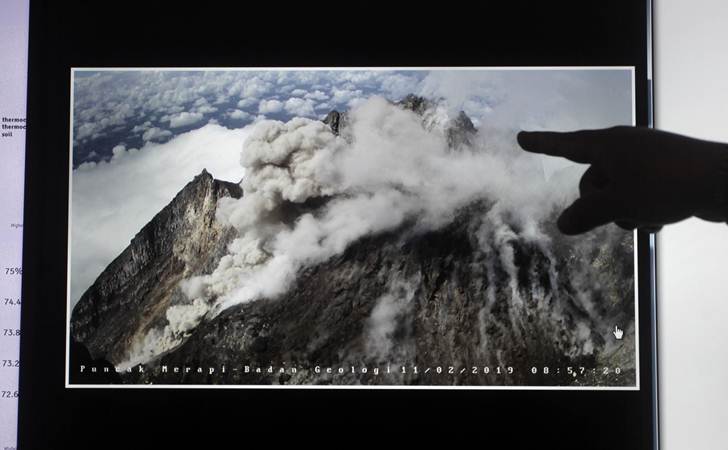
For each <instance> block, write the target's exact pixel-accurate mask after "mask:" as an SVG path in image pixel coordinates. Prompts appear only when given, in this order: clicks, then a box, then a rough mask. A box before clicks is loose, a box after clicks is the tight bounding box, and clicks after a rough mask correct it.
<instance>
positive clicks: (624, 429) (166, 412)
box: [19, 1, 657, 449]
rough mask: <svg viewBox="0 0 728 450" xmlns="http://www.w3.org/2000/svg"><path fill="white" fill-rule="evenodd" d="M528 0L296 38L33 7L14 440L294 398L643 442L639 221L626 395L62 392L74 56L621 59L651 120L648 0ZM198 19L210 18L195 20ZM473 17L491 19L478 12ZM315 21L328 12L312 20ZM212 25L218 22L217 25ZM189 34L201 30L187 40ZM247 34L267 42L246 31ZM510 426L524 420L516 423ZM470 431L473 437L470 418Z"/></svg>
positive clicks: (491, 426)
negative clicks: (635, 367)
mask: <svg viewBox="0 0 728 450" xmlns="http://www.w3.org/2000/svg"><path fill="white" fill-rule="evenodd" d="M530 3H531V4H529V3H527V2H524V3H520V4H512V5H511V6H509V7H507V8H505V7H503V8H497V7H495V6H492V8H484V11H483V13H476V12H475V11H466V10H463V9H457V10H456V9H455V8H449V7H442V10H437V11H435V14H428V13H426V12H421V13H414V16H413V15H412V14H410V15H409V16H402V18H401V19H400V20H383V19H382V17H381V14H380V15H378V14H377V10H376V8H375V9H374V10H372V11H366V12H356V14H357V15H356V17H355V18H353V19H350V21H349V22H347V24H346V26H343V25H342V24H341V23H340V22H338V21H333V22H332V23H335V24H336V25H332V28H333V30H332V32H331V33H324V34H323V35H320V36H316V35H313V36H311V37H308V38H307V37H301V35H300V31H295V32H294V31H290V32H284V31H279V32H278V33H275V35H274V36H270V35H268V34H266V33H264V27H265V26H267V24H264V23H248V24H246V25H245V27H244V30H243V29H240V27H239V25H238V24H237V23H236V22H235V20H234V19H233V18H228V19H225V18H224V16H226V15H228V13H227V11H228V9H229V8H230V6H229V5H219V8H212V5H211V4H208V5H206V7H205V9H204V12H200V11H199V10H197V9H195V10H185V9H183V8H181V7H179V8H172V7H170V6H169V5H149V4H147V5H144V6H145V7H144V9H143V10H144V11H145V14H146V15H145V16H144V17H146V18H142V17H140V14H137V13H138V12H139V11H141V9H135V6H133V5H129V4H123V5H114V6H109V5H106V4H103V5H101V4H99V5H94V4H87V3H81V2H78V3H76V2H63V3H56V4H53V3H51V2H47V3H44V2H41V1H38V2H35V1H34V2H32V4H31V26H30V58H29V87H28V95H29V97H28V123H29V124H30V126H29V129H28V133H27V157H26V190H25V199H26V209H25V219H24V235H25V239H24V256H23V269H24V272H23V275H24V277H23V308H22V319H21V328H22V330H23V332H22V337H21V362H22V365H21V369H20V396H21V400H20V407H19V416H20V417H19V444H20V447H21V448H61V444H63V445H73V446H83V445H84V444H85V443H92V442H94V443H95V442H97V441H95V440H94V439H96V436H97V434H98V435H101V434H103V433H102V432H103V431H104V430H108V427H109V426H110V425H109V424H113V428H114V429H117V428H118V430H124V429H127V430H130V429H134V428H135V427H136V429H137V430H138V429H139V427H141V428H145V427H149V426H150V425H149V424H150V423H156V424H157V425H159V424H160V421H161V422H163V423H165V424H167V423H168V424H174V426H175V427H180V426H181V427H184V426H185V424H189V425H190V426H192V425H193V424H194V426H195V427H203V428H204V425H201V424H208V425H209V426H216V427H220V426H221V425H220V423H219V422H218V423H215V424H214V425H213V422H214V421H218V420H220V417H221V416H230V415H231V414H230V413H231V412H234V414H232V416H233V417H229V418H227V419H223V421H225V420H227V421H229V424H230V426H231V428H232V429H234V427H235V426H236V424H237V423H238V422H240V423H243V422H244V423H249V424H250V423H253V422H255V423H256V425H255V427H256V428H261V429H262V428H263V427H265V426H266V425H271V423H272V422H275V421H276V419H275V418H276V417H278V414H279V412H280V411H279V408H281V405H286V406H287V407H288V408H300V411H302V412H301V413H299V414H302V415H303V417H302V418H299V419H298V420H299V424H300V425H305V424H307V423H308V422H309V421H310V422H312V423H338V422H345V423H351V424H352V425H357V424H361V423H363V422H365V421H368V420H372V421H377V422H383V423H384V422H387V421H393V422H396V421H402V420H410V419H411V420H412V421H413V422H417V423H426V422H436V423H438V424H439V425H442V431H447V430H449V429H451V428H450V427H454V426H457V427H458V428H460V427H464V425H465V424H466V423H482V424H488V430H489V431H488V439H487V440H486V441H484V442H483V444H487V443H493V442H494V441H495V442H510V443H518V444H517V445H516V446H515V447H514V448H519V445H520V446H522V445H523V444H524V443H531V444H539V445H545V447H541V448H550V447H549V446H550V445H554V446H555V445H557V444H564V445H570V444H579V443H582V444H583V445H582V446H581V448H623V449H627V448H638V449H648V448H654V446H655V445H656V431H655V430H656V426H655V424H656V422H655V418H656V400H655V399H656V396H655V393H656V382H657V381H656V379H655V376H654V374H655V364H656V359H655V346H656V344H655V338H654V336H655V307H654V270H653V268H654V251H651V250H650V242H649V240H650V237H649V235H648V234H646V233H642V232H640V233H638V241H637V256H638V279H639V280H640V282H639V292H638V296H639V320H640V323H639V332H640V339H639V342H640V353H639V355H640V386H641V389H640V390H639V391H548V390H544V391H390V390H386V391H348V390H347V391H301V390H295V391H290V390H287V391H260V390H212V389H189V390H184V391H180V390H144V391H142V390H140V389H114V390H103V389H82V390H81V389H66V388H65V387H64V380H65V357H66V352H65V346H66V342H65V336H66V330H65V327H66V317H65V316H66V303H65V299H66V287H67V285H66V264H67V256H66V255H67V251H66V250H67V236H68V234H67V227H66V225H65V224H67V223H68V221H67V217H68V216H67V214H68V203H67V202H68V195H67V194H68V171H67V168H68V158H69V154H68V142H69V117H68V111H69V105H70V97H69V91H70V90H69V86H70V76H71V68H72V67H251V66H260V67H276V66H287V67H296V66H355V67H361V66H382V67H386V66H398V67H402V66H463V65H466V66H468V65H473V66H608V65H615V66H634V67H635V89H636V121H637V124H638V125H640V126H647V125H649V124H650V110H651V108H650V102H651V98H650V94H649V90H650V85H649V81H648V57H649V54H650V52H651V49H650V48H649V47H648V46H649V39H648V32H649V29H648V25H647V24H648V19H649V14H650V4H649V2H641V1H624V2H609V3H608V4H607V5H602V4H600V5H592V4H585V3H583V2H582V3H574V4H568V3H563V4H560V5H559V6H554V5H548V6H539V7H536V6H535V5H534V4H533V2H530ZM271 8H273V9H275V6H272V7H271ZM150 10H151V11H150ZM206 14H211V16H212V18H213V19H211V20H206V19H207V16H206ZM230 14H233V13H230ZM277 14H278V16H277V20H278V22H276V23H279V24H280V23H285V24H297V23H299V22H300V21H301V17H300V16H296V14H292V15H291V16H286V17H282V15H281V13H280V12H277ZM332 14H334V13H332ZM479 14H486V15H485V16H482V17H488V18H490V19H487V20H486V19H485V18H479ZM221 17H223V18H222V19H221ZM160 18H164V20H160ZM193 20H194V23H195V24H196V28H195V30H196V33H198V34H194V33H193V34H190V33H189V31H190V29H192V27H191V26H188V25H187V24H189V23H193ZM317 20H319V22H318V23H324V24H325V23H327V21H326V19H321V18H319V19H317ZM220 22H223V23H228V22H230V23H228V26H229V28H227V29H225V28H224V26H223V25H221V24H220ZM304 22H305V21H304ZM484 22H485V23H484ZM200 23H201V24H202V25H200ZM433 23H436V24H442V23H445V24H447V25H445V26H440V27H439V29H440V34H441V35H438V36H437V39H436V40H437V41H438V44H432V43H429V44H427V45H423V41H424V42H427V36H428V34H427V33H428V31H427V30H429V29H431V28H430V26H429V24H433ZM236 25H238V26H236ZM486 25H487V26H486ZM288 29H289V30H301V29H302V28H301V27H300V26H299V27H296V26H291V27H290V28H288ZM303 29H307V28H306V27H303ZM119 30H124V31H125V32H124V33H120V32H119ZM199 33H202V34H206V35H207V36H206V37H202V38H200V37H199ZM258 35H261V36H266V37H265V38H262V37H261V38H256V36H258ZM343 36H347V39H344V38H343ZM351 36H354V37H351ZM653 250H654V247H653ZM140 405H155V407H151V408H144V407H142V408H140V407H139V406H140ZM159 405H163V412H160V411H159V410H158V409H157V408H158V407H160V406H159ZM190 405H206V408H207V410H214V411H217V412H216V413H215V414H212V415H210V414H207V413H205V412H204V411H205V409H203V410H198V409H195V408H191V406H190ZM240 405H255V407H254V408H252V409H251V408H248V407H241V406H240ZM453 412H457V414H453ZM604 424H608V425H607V426H605V425H604ZM481 427H482V425H481ZM521 427H527V429H528V430H529V431H528V433H524V432H522V428H521ZM79 429H82V430H83V432H82V433H79V432H78V430H79ZM150 429H152V428H150ZM152 430H153V429H152ZM567 430H568V432H567ZM471 431H472V432H476V433H477V432H478V431H480V428H477V427H476V428H474V429H472V430H471ZM136 432H137V431H135V433H136ZM466 433H467V431H466ZM115 434H116V433H115ZM167 439H174V438H172V437H168V438H167ZM522 448H523V447H522Z"/></svg>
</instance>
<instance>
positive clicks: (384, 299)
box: [365, 280, 420, 361]
mask: <svg viewBox="0 0 728 450" xmlns="http://www.w3.org/2000/svg"><path fill="white" fill-rule="evenodd" d="M419 282H420V280H407V281H403V280H396V281H395V282H393V283H391V284H390V286H389V290H388V291H387V293H386V294H384V295H383V296H381V297H380V298H379V299H378V300H377V302H376V304H375V306H374V308H373V309H372V313H371V315H370V316H369V318H368V319H367V323H366V331H365V339H366V340H365V347H366V352H367V354H368V355H370V356H373V357H376V358H379V359H380V360H383V361H386V360H387V358H391V357H392V356H404V355H400V354H402V353H406V352H407V349H406V347H407V346H406V344H405V345H403V343H402V339H395V334H396V333H397V332H398V331H399V328H401V327H403V326H406V325H407V324H406V321H407V316H408V312H409V310H410V309H411V307H412V299H413V298H414V296H415V292H416V291H417V286H418V285H419ZM395 341H396V342H397V348H396V351H397V353H400V354H398V355H393V353H395Z"/></svg>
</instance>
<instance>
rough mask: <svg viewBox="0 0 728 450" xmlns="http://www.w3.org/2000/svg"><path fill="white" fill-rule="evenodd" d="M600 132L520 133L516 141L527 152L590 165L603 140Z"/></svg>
mask: <svg viewBox="0 0 728 450" xmlns="http://www.w3.org/2000/svg"><path fill="white" fill-rule="evenodd" d="M602 131H603V130H580V131H571V132H556V131H521V132H520V133H518V137H517V139H518V145H520V146H521V148H523V149H524V150H526V151H527V152H532V153H542V154H544V155H550V156H561V157H563V158H567V159H570V160H571V161H574V162H577V163H582V164H591V163H593V162H595V160H596V158H597V154H598V152H599V148H600V143H601V140H602V139H603V133H602Z"/></svg>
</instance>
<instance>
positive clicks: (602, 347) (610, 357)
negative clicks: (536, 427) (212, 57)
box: [67, 67, 639, 389]
mask: <svg viewBox="0 0 728 450" xmlns="http://www.w3.org/2000/svg"><path fill="white" fill-rule="evenodd" d="M72 99H73V102H72V106H71V111H69V114H70V115H71V117H72V125H71V126H72V130H71V131H72V133H71V144H70V145H71V148H70V149H69V152H70V154H72V155H73V157H72V159H71V163H70V175H69V176H70V185H71V188H70V191H69V194H70V200H69V204H70V215H69V232H70V241H69V260H70V266H69V299H68V302H69V303H68V306H69V314H68V320H69V323H68V326H69V350H68V361H69V363H68V381H67V383H68V385H69V386H71V387H74V386H88V385H102V386H103V385H104V383H109V387H113V385H116V384H130V385H143V386H147V387H160V386H166V385H173V386H177V387H184V386H200V385H202V386H206V387H207V386H219V385H226V386H237V387H270V388H303V387H347V388H359V389H364V388H377V387H381V386H387V387H392V386H397V387H402V388H427V387H432V386H438V387H442V386H448V387H452V388H500V389H523V388H552V389H637V388H638V387H639V376H638V370H639V363H638V358H637V350H638V333H637V331H638V329H637V327H638V323H637V321H636V320H635V319H636V316H637V303H636V297H635V293H636V291H635V283H636V276H635V272H636V266H635V256H634V255H635V253H634V239H635V237H634V233H633V232H631V231H625V230H623V229H621V228H619V227H618V226H616V225H609V226H606V227H603V228H600V229H597V230H595V231H592V232H590V233H588V234H587V235H584V236H579V237H569V236H564V235H562V234H561V233H560V232H558V230H557V229H556V227H555V225H554V224H555V221H556V217H557V216H558V213H559V212H560V211H561V210H563V209H564V208H565V207H566V206H568V204H569V203H571V202H572V201H573V200H574V199H576V198H577V197H578V194H579V191H578V180H579V178H580V177H581V175H582V174H583V173H584V171H585V169H586V167H587V166H586V165H579V164H575V163H570V162H568V161H566V160H560V159H556V158H551V157H547V156H541V155H534V154H530V153H526V152H524V151H522V150H521V149H520V148H519V147H518V144H517V143H516V138H515V136H516V133H517V132H518V131H519V130H523V129H526V130H534V129H547V130H562V131H565V130H576V129H584V128H604V127H609V126H616V125H633V124H635V95H634V68H633V67H507V68H506V67H467V68H463V67H448V68H443V67H437V68H345V69H342V68H305V69H302V68H285V69H280V68H278V69H212V68H207V69H195V70H189V69H169V68H167V69H154V68H145V69H103V68H94V69H85V68H83V69H81V68H77V69H74V70H73V74H72Z"/></svg>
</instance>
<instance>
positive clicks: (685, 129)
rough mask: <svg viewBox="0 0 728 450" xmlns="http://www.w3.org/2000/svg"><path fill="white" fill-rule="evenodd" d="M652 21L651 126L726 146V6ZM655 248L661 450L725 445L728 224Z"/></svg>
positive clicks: (672, 231)
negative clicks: (653, 123)
mask: <svg viewBox="0 0 728 450" xmlns="http://www.w3.org/2000/svg"><path fill="white" fill-rule="evenodd" d="M654 18H655V24H654V26H655V30H654V31H655V34H654V39H655V54H654V57H655V66H654V67H655V75H654V76H655V99H656V111H655V112H656V125H657V127H658V128H661V129H665V130H669V131H674V132H678V133H683V134H688V135H691V136H695V137H699V138H704V139H710V140H719V141H723V142H728V1H726V0H655V16H654ZM726 183H728V180H726ZM657 251H658V263H657V264H658V266H657V270H658V272H657V276H658V308H659V317H658V327H659V338H658V345H659V347H660V353H659V357H660V361H659V364H660V372H661V374H660V382H661V385H660V389H661V392H660V401H661V405H660V406H661V414H662V420H661V431H662V444H663V445H662V447H661V448H662V449H667V450H684V449H690V450H701V449H722V450H725V449H728V290H727V289H728V225H725V224H713V223H708V222H702V221H699V220H697V219H692V220H688V221H686V222H683V223H680V224H677V225H673V226H669V227H666V228H665V229H664V230H663V231H662V232H660V233H659V234H658V248H657Z"/></svg>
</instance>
